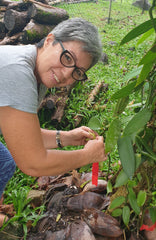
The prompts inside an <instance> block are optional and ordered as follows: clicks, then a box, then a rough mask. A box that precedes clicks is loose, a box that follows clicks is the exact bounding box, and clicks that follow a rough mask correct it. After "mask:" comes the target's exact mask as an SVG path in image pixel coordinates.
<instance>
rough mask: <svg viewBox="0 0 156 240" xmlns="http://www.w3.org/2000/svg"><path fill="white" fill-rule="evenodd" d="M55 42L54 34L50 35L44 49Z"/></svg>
mask: <svg viewBox="0 0 156 240" xmlns="http://www.w3.org/2000/svg"><path fill="white" fill-rule="evenodd" d="M53 41H54V35H53V34H52V33H49V34H48V36H47V37H46V39H45V41H44V47H47V46H49V44H52V42H53Z"/></svg>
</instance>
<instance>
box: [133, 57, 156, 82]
mask: <svg viewBox="0 0 156 240" xmlns="http://www.w3.org/2000/svg"><path fill="white" fill-rule="evenodd" d="M152 68H153V62H149V63H148V64H146V65H143V68H142V70H141V73H140V75H139V77H138V79H137V83H136V86H138V85H139V84H141V83H142V82H144V81H145V80H146V78H147V76H148V74H149V73H150V71H151V70H152Z"/></svg>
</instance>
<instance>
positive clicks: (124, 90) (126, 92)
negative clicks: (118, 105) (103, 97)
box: [111, 81, 137, 100]
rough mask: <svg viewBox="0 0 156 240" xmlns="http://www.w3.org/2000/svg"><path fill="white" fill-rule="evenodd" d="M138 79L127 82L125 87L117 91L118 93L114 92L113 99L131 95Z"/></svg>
mask: <svg viewBox="0 0 156 240" xmlns="http://www.w3.org/2000/svg"><path fill="white" fill-rule="evenodd" d="M136 82H137V81H134V82H131V83H129V84H127V85H126V86H125V87H123V88H122V89H120V90H119V91H117V92H116V93H114V94H113V95H112V97H111V99H112V100H114V99H119V98H122V97H127V96H129V94H130V93H132V92H133V90H134V88H135V85H136Z"/></svg>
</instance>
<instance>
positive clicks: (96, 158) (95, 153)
mask: <svg viewBox="0 0 156 240" xmlns="http://www.w3.org/2000/svg"><path fill="white" fill-rule="evenodd" d="M84 150H85V151H86V154H87V158H89V163H94V162H102V161H106V160H107V154H105V144H104V139H103V137H102V136H97V137H96V139H94V140H89V141H88V142H87V143H86V145H85V147H84Z"/></svg>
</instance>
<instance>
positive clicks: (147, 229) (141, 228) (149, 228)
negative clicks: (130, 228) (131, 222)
mask: <svg viewBox="0 0 156 240" xmlns="http://www.w3.org/2000/svg"><path fill="white" fill-rule="evenodd" d="M155 228H156V222H155V223H154V224H153V225H152V226H151V227H149V226H148V225H145V224H143V225H142V226H141V227H140V231H142V230H146V231H154V229H155Z"/></svg>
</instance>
